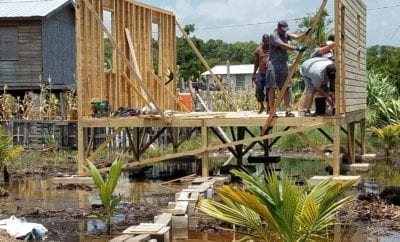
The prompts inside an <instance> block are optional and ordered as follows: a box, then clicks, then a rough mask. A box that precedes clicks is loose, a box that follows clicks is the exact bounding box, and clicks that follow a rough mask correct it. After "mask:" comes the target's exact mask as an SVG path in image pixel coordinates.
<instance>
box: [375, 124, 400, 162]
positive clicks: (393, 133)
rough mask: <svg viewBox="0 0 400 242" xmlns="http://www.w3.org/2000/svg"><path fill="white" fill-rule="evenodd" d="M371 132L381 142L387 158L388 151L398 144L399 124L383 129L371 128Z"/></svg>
mask: <svg viewBox="0 0 400 242" xmlns="http://www.w3.org/2000/svg"><path fill="white" fill-rule="evenodd" d="M371 132H372V133H373V134H374V135H376V136H377V137H378V138H379V139H380V140H382V142H383V147H384V149H385V157H386V158H388V157H389V154H390V150H391V149H392V148H393V147H394V146H395V145H396V144H398V142H399V138H400V137H399V136H400V123H395V124H389V125H386V126H385V127H383V128H377V127H372V128H371Z"/></svg>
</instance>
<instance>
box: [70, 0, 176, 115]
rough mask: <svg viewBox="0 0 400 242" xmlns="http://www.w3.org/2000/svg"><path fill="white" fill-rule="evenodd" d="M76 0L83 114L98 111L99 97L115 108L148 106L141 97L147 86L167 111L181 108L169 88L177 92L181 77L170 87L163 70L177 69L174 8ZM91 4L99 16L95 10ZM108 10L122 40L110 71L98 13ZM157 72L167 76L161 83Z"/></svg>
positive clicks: (118, 40) (121, 0)
mask: <svg viewBox="0 0 400 242" xmlns="http://www.w3.org/2000/svg"><path fill="white" fill-rule="evenodd" d="M76 3H77V12H76V16H77V17H76V19H77V30H76V32H77V47H78V48H77V49H78V51H77V71H78V73H77V84H78V98H79V104H80V105H79V108H80V110H79V113H80V117H82V116H89V115H90V114H91V113H92V111H91V107H90V100H92V99H93V98H100V99H102V100H107V101H109V103H110V104H111V105H112V107H113V109H114V110H115V109H117V108H118V107H134V108H141V107H143V106H145V105H146V102H145V101H144V100H143V97H141V94H143V92H142V91H141V89H146V90H147V94H149V95H151V97H152V99H153V100H155V101H156V104H157V106H159V107H160V108H161V109H163V110H164V109H172V110H176V102H175V100H174V99H173V98H171V96H169V95H167V92H166V88H168V89H169V90H170V91H171V92H172V93H174V94H176V80H174V81H172V82H171V83H169V84H168V85H167V86H165V85H164V84H163V82H164V81H165V79H164V75H163V73H164V72H166V71H167V69H168V67H169V68H170V69H171V70H172V71H173V72H174V73H175V70H176V64H175V60H176V32H175V16H174V15H173V14H172V13H171V12H169V11H165V10H162V9H159V8H155V7H152V6H149V5H145V4H141V3H138V2H136V1H129V0H115V1H110V0H108V1H107V0H104V1H101V0H78V1H76ZM91 7H93V8H94V10H95V12H96V14H94V13H93V11H91ZM104 10H105V11H109V12H111V20H112V21H111V35H112V39H113V40H114V41H115V44H116V46H114V51H113V66H112V70H111V73H107V74H105V73H104V70H103V69H104V67H103V65H104V39H103V37H104V32H105V31H104V29H103V24H102V23H100V22H99V21H98V19H97V17H96V15H97V16H98V17H99V18H100V19H103V18H104V17H103V11H104ZM126 29H128V30H129V33H130V38H131V39H132V45H133V48H134V52H135V55H134V56H135V57H136V59H137V64H138V67H139V73H140V76H141V77H142V81H143V84H144V87H143V86H141V85H140V83H139V79H138V78H135V77H137V75H136V74H134V72H133V71H132V68H131V67H132V65H130V63H133V58H132V56H133V55H132V52H131V50H130V46H129V45H130V43H129V41H128V39H127V34H126ZM154 32H156V33H154ZM153 38H155V40H156V41H158V46H159V48H158V50H157V49H155V48H153ZM118 49H119V50H120V51H118ZM121 53H122V54H121ZM153 57H154V58H153ZM156 57H158V58H156ZM127 60H129V62H130V63H128V62H127ZM154 62H156V63H158V70H154V68H153V64H154ZM153 73H156V74H157V75H158V76H159V77H160V78H161V83H160V82H159V80H157V78H154V75H153ZM142 87H143V88H142ZM137 90H139V93H138V92H137Z"/></svg>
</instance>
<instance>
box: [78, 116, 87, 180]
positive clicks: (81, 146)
mask: <svg viewBox="0 0 400 242" xmlns="http://www.w3.org/2000/svg"><path fill="white" fill-rule="evenodd" d="M77 146H78V155H77V159H78V174H81V173H83V172H84V169H83V167H84V166H85V165H86V160H85V141H84V133H83V127H82V126H81V125H80V123H79V122H78V141H77Z"/></svg>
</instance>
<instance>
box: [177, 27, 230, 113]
mask: <svg viewBox="0 0 400 242" xmlns="http://www.w3.org/2000/svg"><path fill="white" fill-rule="evenodd" d="M176 26H178V28H179V29H180V30H181V32H182V34H183V37H185V39H186V40H187V42H188V43H189V45H190V47H192V49H193V51H194V53H195V54H196V55H197V58H199V60H200V61H201V63H202V64H203V65H204V67H205V68H206V69H207V70H208V71H209V72H210V74H211V76H212V78H213V80H214V82H215V83H216V84H217V85H218V87H219V88H220V90H221V91H222V92H223V93H224V94H225V96H226V97H227V100H228V101H229V104H230V105H231V106H232V107H233V109H234V110H237V109H238V108H237V106H236V104H235V101H234V100H233V98H232V97H231V96H230V95H229V94H228V92H227V91H226V89H225V87H224V85H222V83H221V81H220V80H219V79H218V77H217V76H216V75H214V73H213V72H212V71H211V68H210V66H209V65H208V63H207V61H206V60H205V59H204V57H203V56H202V55H201V53H200V51H199V50H198V49H197V48H196V46H195V45H194V43H193V41H192V40H191V39H190V37H189V35H188V34H187V33H186V32H185V30H184V29H183V28H182V26H181V25H180V24H179V23H178V21H176Z"/></svg>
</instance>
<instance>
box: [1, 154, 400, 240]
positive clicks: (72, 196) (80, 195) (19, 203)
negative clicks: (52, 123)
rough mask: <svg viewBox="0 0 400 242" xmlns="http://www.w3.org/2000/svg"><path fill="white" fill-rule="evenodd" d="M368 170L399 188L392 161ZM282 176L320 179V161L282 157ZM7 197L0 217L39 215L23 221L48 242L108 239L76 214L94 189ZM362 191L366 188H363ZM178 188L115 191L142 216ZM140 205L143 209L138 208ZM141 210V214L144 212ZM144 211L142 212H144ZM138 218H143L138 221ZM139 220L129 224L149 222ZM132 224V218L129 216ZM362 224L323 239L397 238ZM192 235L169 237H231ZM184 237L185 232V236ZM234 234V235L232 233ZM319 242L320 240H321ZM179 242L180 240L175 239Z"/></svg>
mask: <svg viewBox="0 0 400 242" xmlns="http://www.w3.org/2000/svg"><path fill="white" fill-rule="evenodd" d="M371 164H372V167H371V168H370V170H369V171H368V172H364V173H358V174H361V175H362V177H363V180H364V182H366V183H367V185H368V184H371V186H370V187H369V188H368V189H372V190H374V189H375V190H376V189H380V188H379V187H382V186H388V185H394V186H400V165H399V164H397V163H396V162H394V163H393V162H392V163H388V162H386V161H374V162H371ZM278 166H279V168H281V170H282V173H284V174H287V175H290V176H293V177H298V178H302V177H304V178H309V177H310V176H312V175H326V174H327V171H326V170H325V163H324V162H322V161H319V160H301V161H300V160H295V159H282V161H281V162H280V164H278ZM2 187H3V188H5V189H7V190H8V191H9V193H10V196H9V197H8V198H3V199H0V201H1V218H7V217H8V216H10V215H13V214H15V215H19V214H27V213H34V214H35V213H36V214H42V215H43V214H44V215H45V216H28V217H27V220H28V221H31V222H38V223H42V224H43V225H45V226H46V227H47V228H48V229H49V232H48V241H99V242H103V241H108V240H109V237H107V236H104V235H102V233H103V231H104V226H103V224H102V223H101V222H99V221H98V220H96V219H94V218H92V219H82V218H80V217H79V216H75V215H77V214H81V213H85V212H87V211H88V209H89V208H90V207H91V206H92V205H93V204H100V200H99V198H98V196H97V195H96V190H94V191H92V192H89V191H82V190H57V189H56V185H55V184H53V183H52V182H51V181H50V180H24V179H21V180H13V181H12V182H11V183H10V184H2ZM366 187H368V186H366ZM181 188H183V187H179V186H175V187H172V188H167V187H165V186H162V185H161V183H160V182H130V181H129V179H128V177H124V178H122V179H120V181H119V183H118V186H117V191H116V192H117V193H120V194H124V195H125V198H124V200H123V202H126V203H134V204H137V205H139V209H143V213H146V212H149V211H150V212H156V213H157V212H158V211H160V210H161V209H162V208H164V207H166V205H167V204H168V202H169V201H173V200H174V194H175V192H176V191H178V190H180V189H181ZM140 205H143V206H142V207H140ZM146 209H147V210H146ZM48 210H52V211H62V212H64V213H67V214H70V216H69V217H65V216H64V217H62V218H60V217H57V216H54V217H50V216H46V215H47V214H46V211H48ZM145 210H146V211H145ZM126 218H127V215H126V214H117V216H115V217H114V220H115V222H123V221H124V220H125V219H126ZM140 219H143V218H140ZM140 219H139V218H138V219H137V221H135V223H140V222H149V221H143V220H140ZM133 220H135V218H133ZM128 225H129V224H127V225H125V224H122V225H120V226H119V227H117V228H116V230H117V231H121V230H122V229H124V228H126V227H127V226H128ZM375 229H377V228H371V227H370V226H368V225H366V224H346V225H345V226H337V227H336V228H335V231H334V232H333V233H332V235H331V237H330V238H327V239H324V240H325V241H326V240H333V239H334V240H340V241H400V234H399V233H396V232H393V233H391V234H389V235H376V233H372V232H371V231H373V230H375ZM205 231H206V232H195V231H188V232H185V231H172V236H173V237H177V236H178V237H179V236H180V235H182V233H183V236H187V237H188V238H189V240H190V241H218V242H222V241H232V239H234V238H237V237H235V234H233V233H231V232H226V231H225V232H222V231H221V232H215V231H214V230H213V231H212V232H211V231H210V233H207V229H205ZM185 233H187V234H185ZM236 236H237V235H236ZM324 240H322V241H324ZM180 241H184V240H180Z"/></svg>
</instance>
